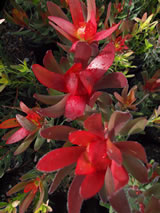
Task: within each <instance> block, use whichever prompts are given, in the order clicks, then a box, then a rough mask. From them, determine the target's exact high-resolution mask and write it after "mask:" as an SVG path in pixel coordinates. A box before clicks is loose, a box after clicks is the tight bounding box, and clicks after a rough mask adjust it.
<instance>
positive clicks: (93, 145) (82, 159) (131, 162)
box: [36, 111, 147, 213]
mask: <svg viewBox="0 0 160 213" xmlns="http://www.w3.org/2000/svg"><path fill="white" fill-rule="evenodd" d="M130 118H131V115H130V114H129V113H128V112H119V111H115V112H114V113H113V114H112V115H111V117H110V120H109V123H108V124H107V125H106V124H105V126H103V123H102V118H101V115H100V114H92V115H91V116H90V117H88V118H87V120H85V121H84V127H85V129H87V130H88V131H86V130H78V131H74V132H70V134H69V140H70V142H71V143H72V144H74V145H75V146H73V147H63V148H59V149H56V150H53V151H51V152H49V153H47V154H46V155H45V156H43V157H42V158H41V159H40V160H39V162H38V164H37V166H36V167H37V169H38V170H40V171H43V172H53V171H56V170H59V169H62V168H64V167H65V168H67V166H69V165H73V164H74V163H76V168H75V175H76V177H75V179H74V180H73V183H72V184H71V187H70V190H69V195H68V199H69V200H68V202H69V203H68V206H69V212H70V213H72V212H74V211H73V209H75V208H76V212H77V213H78V212H79V210H80V206H81V203H82V198H83V199H88V198H90V197H92V196H94V195H95V194H96V193H98V192H99V191H100V190H101V188H102V187H106V189H105V190H107V194H108V198H109V197H113V196H114V194H115V192H117V191H119V190H120V189H122V188H123V187H124V186H125V185H126V184H127V183H128V173H127V171H126V168H127V170H128V171H129V172H131V174H132V175H133V176H135V177H136V178H137V179H138V180H139V181H141V182H145V181H147V169H145V166H144V165H143V163H141V162H140V161H143V162H145V163H147V160H146V154H145V151H144V149H143V147H142V146H141V145H140V144H138V143H137V142H133V141H122V142H114V140H115V136H116V135H118V134H119V132H120V130H121V129H122V128H123V127H124V126H125V125H127V122H128V121H129V119H130ZM43 132H44V133H45V134H44V133H43ZM41 134H42V135H45V137H47V134H48V136H49V137H50V130H47V131H46V130H42V131H41ZM53 138H56V137H55V136H53ZM123 162H124V165H126V168H124V166H123ZM142 174H143V175H142ZM63 176H64V175H63ZM78 177H79V178H78ZM104 183H105V185H104ZM108 183H112V184H108ZM73 190H74V193H76V195H75V196H74V197H73V194H72V193H73ZM79 193H80V194H79ZM77 197H78V201H77V200H76V201H75V199H77Z"/></svg>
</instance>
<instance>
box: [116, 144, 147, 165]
mask: <svg viewBox="0 0 160 213" xmlns="http://www.w3.org/2000/svg"><path fill="white" fill-rule="evenodd" d="M116 147H118V148H119V149H120V151H121V152H122V153H125V154H127V155H131V156H133V157H135V158H138V159H139V160H142V161H143V162H144V163H147V156H146V152H145V149H144V148H143V146H142V145H141V144H139V143H137V142H135V141H124V142H123V141H121V142H117V143H116Z"/></svg>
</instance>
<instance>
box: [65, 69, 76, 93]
mask: <svg viewBox="0 0 160 213" xmlns="http://www.w3.org/2000/svg"><path fill="white" fill-rule="evenodd" d="M65 82H66V87H67V90H68V92H69V93H71V94H72V95H75V94H76V92H77V88H78V78H77V75H76V74H75V73H67V74H66V75H65Z"/></svg>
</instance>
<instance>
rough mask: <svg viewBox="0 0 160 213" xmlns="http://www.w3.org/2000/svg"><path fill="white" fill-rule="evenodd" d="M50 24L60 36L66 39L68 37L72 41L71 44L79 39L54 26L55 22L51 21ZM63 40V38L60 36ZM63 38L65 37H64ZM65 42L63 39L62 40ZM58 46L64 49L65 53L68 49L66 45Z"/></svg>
mask: <svg viewBox="0 0 160 213" xmlns="http://www.w3.org/2000/svg"><path fill="white" fill-rule="evenodd" d="M49 24H50V25H51V26H52V27H53V28H54V29H55V30H57V31H58V32H59V33H60V34H62V35H63V36H64V37H66V38H67V39H68V40H70V41H71V42H75V41H76V40H77V39H76V38H75V37H73V36H71V35H69V34H68V33H66V32H65V31H64V30H63V29H61V28H60V27H59V26H57V25H56V24H54V23H53V22H51V21H49ZM59 37H60V38H61V36H59ZM62 38H63V37H62ZM61 40H63V39H61ZM58 45H59V46H60V47H62V48H63V49H64V50H65V51H66V50H67V49H68V48H67V47H66V46H65V45H62V44H60V43H58ZM67 52H68V51H67Z"/></svg>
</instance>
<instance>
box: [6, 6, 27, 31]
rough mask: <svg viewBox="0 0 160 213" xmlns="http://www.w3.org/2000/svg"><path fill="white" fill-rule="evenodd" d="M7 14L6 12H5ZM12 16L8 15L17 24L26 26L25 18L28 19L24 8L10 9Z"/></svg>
mask: <svg viewBox="0 0 160 213" xmlns="http://www.w3.org/2000/svg"><path fill="white" fill-rule="evenodd" d="M7 15H8V14H7ZM8 16H9V15H8ZM12 16H13V17H11V16H9V18H10V19H11V20H12V21H13V22H14V23H15V24H17V25H20V26H22V27H26V26H27V20H28V16H27V14H26V13H25V11H24V10H22V9H20V10H18V9H16V8H14V9H13V10H12Z"/></svg>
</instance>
